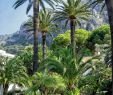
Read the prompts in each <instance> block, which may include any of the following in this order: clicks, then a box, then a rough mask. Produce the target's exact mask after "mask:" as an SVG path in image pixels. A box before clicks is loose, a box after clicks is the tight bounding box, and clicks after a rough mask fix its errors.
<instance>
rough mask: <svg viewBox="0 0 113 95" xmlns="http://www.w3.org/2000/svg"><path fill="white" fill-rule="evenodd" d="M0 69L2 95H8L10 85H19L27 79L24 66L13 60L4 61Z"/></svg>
mask: <svg viewBox="0 0 113 95" xmlns="http://www.w3.org/2000/svg"><path fill="white" fill-rule="evenodd" d="M3 62H4V64H3V66H2V67H1V69H0V84H3V95H7V94H8V88H9V85H10V84H12V83H13V84H15V83H16V84H21V85H23V84H24V83H23V81H24V82H25V80H26V79H27V78H28V76H27V74H26V70H25V68H24V66H22V65H21V63H20V61H17V60H15V59H10V60H9V59H4V61H3Z"/></svg>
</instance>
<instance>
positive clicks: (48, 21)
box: [23, 9, 56, 59]
mask: <svg viewBox="0 0 113 95" xmlns="http://www.w3.org/2000/svg"><path fill="white" fill-rule="evenodd" d="M23 25H24V26H25V27H26V28H27V31H32V30H33V21H32V19H29V20H28V21H27V22H26V23H24V24H23ZM55 28H56V24H55V23H53V16H52V14H51V11H50V10H48V9H46V10H41V11H40V12H39V31H40V32H41V33H42V57H43V59H45V58H46V34H47V33H50V32H52V30H53V29H55Z"/></svg>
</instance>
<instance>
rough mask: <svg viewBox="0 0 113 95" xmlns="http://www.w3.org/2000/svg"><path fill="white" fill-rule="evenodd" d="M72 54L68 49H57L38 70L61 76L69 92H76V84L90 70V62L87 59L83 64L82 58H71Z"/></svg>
mask: <svg viewBox="0 0 113 95" xmlns="http://www.w3.org/2000/svg"><path fill="white" fill-rule="evenodd" d="M72 53H73V52H72V50H70V49H68V48H66V49H59V51H57V52H55V53H54V54H53V55H52V56H50V57H48V58H46V59H45V60H44V61H43V62H42V64H41V65H40V69H41V68H44V67H45V68H46V69H48V70H49V71H51V72H56V73H58V74H60V75H62V76H63V78H64V79H65V80H66V85H67V89H68V90H69V91H75V90H78V89H77V88H78V82H79V80H80V79H81V78H82V77H83V76H84V75H85V74H86V72H87V71H88V70H90V68H91V63H90V62H91V60H92V59H89V60H87V61H86V62H83V60H82V58H83V56H81V55H79V57H78V56H77V57H76V58H73V57H72ZM66 95H70V94H66ZM73 95H78V94H73Z"/></svg>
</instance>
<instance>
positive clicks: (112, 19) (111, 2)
mask: <svg viewBox="0 0 113 95" xmlns="http://www.w3.org/2000/svg"><path fill="white" fill-rule="evenodd" d="M105 3H106V6H107V11H108V18H109V24H110V29H111V49H112V55H111V62H112V71H113V0H105ZM112 78H113V74H112ZM112 89H113V83H112Z"/></svg>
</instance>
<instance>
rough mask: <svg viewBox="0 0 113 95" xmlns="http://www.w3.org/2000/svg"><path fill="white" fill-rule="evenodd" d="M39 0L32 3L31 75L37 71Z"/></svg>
mask: <svg viewBox="0 0 113 95" xmlns="http://www.w3.org/2000/svg"><path fill="white" fill-rule="evenodd" d="M39 2H40V1H39V0H34V2H33V13H34V17H33V26H34V56H33V74H34V73H35V72H36V71H37V69H38V65H39V64H38V29H39V17H38V14H39Z"/></svg>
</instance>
